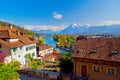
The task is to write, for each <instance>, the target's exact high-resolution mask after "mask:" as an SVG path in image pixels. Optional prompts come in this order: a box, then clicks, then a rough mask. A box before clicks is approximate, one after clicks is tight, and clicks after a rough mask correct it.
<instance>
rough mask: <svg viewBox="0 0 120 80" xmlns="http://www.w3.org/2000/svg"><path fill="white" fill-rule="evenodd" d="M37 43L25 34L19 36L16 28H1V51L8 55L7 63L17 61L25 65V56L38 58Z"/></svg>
mask: <svg viewBox="0 0 120 80" xmlns="http://www.w3.org/2000/svg"><path fill="white" fill-rule="evenodd" d="M36 42H37V40H35V39H34V38H32V37H30V36H27V35H25V34H20V33H19V35H18V30H17V29H16V28H9V27H0V51H1V52H4V53H6V54H7V57H6V58H5V63H9V62H11V61H13V60H17V61H19V62H20V63H21V64H22V65H25V64H27V60H26V58H25V55H26V54H28V53H30V54H31V56H33V58H36V56H37V55H36Z"/></svg>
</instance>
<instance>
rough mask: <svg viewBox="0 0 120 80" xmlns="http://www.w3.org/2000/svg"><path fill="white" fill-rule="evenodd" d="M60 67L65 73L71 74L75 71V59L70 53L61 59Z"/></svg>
mask: <svg viewBox="0 0 120 80" xmlns="http://www.w3.org/2000/svg"><path fill="white" fill-rule="evenodd" d="M59 61H60V63H59V67H60V68H61V71H62V72H64V73H70V72H72V71H73V58H72V57H71V54H70V53H65V54H64V56H63V57H62V58H60V60H59Z"/></svg>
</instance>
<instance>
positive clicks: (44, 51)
mask: <svg viewBox="0 0 120 80" xmlns="http://www.w3.org/2000/svg"><path fill="white" fill-rule="evenodd" d="M52 53H53V47H52V46H49V45H47V44H38V45H37V55H38V57H44V56H46V55H50V54H52Z"/></svg>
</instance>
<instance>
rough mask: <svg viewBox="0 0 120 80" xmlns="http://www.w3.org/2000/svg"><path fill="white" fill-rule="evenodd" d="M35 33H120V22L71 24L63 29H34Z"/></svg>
mask: <svg viewBox="0 0 120 80" xmlns="http://www.w3.org/2000/svg"><path fill="white" fill-rule="evenodd" d="M32 31H33V32H35V33H41V34H120V24H116V25H99V26H90V25H83V26H81V25H78V24H75V23H74V24H71V25H69V26H67V27H66V28H64V29H63V30H61V31H56V32H55V31H52V30H32Z"/></svg>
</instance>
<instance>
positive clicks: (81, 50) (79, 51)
mask: <svg viewBox="0 0 120 80" xmlns="http://www.w3.org/2000/svg"><path fill="white" fill-rule="evenodd" d="M83 52H84V50H83V49H78V50H77V52H76V53H83Z"/></svg>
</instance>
